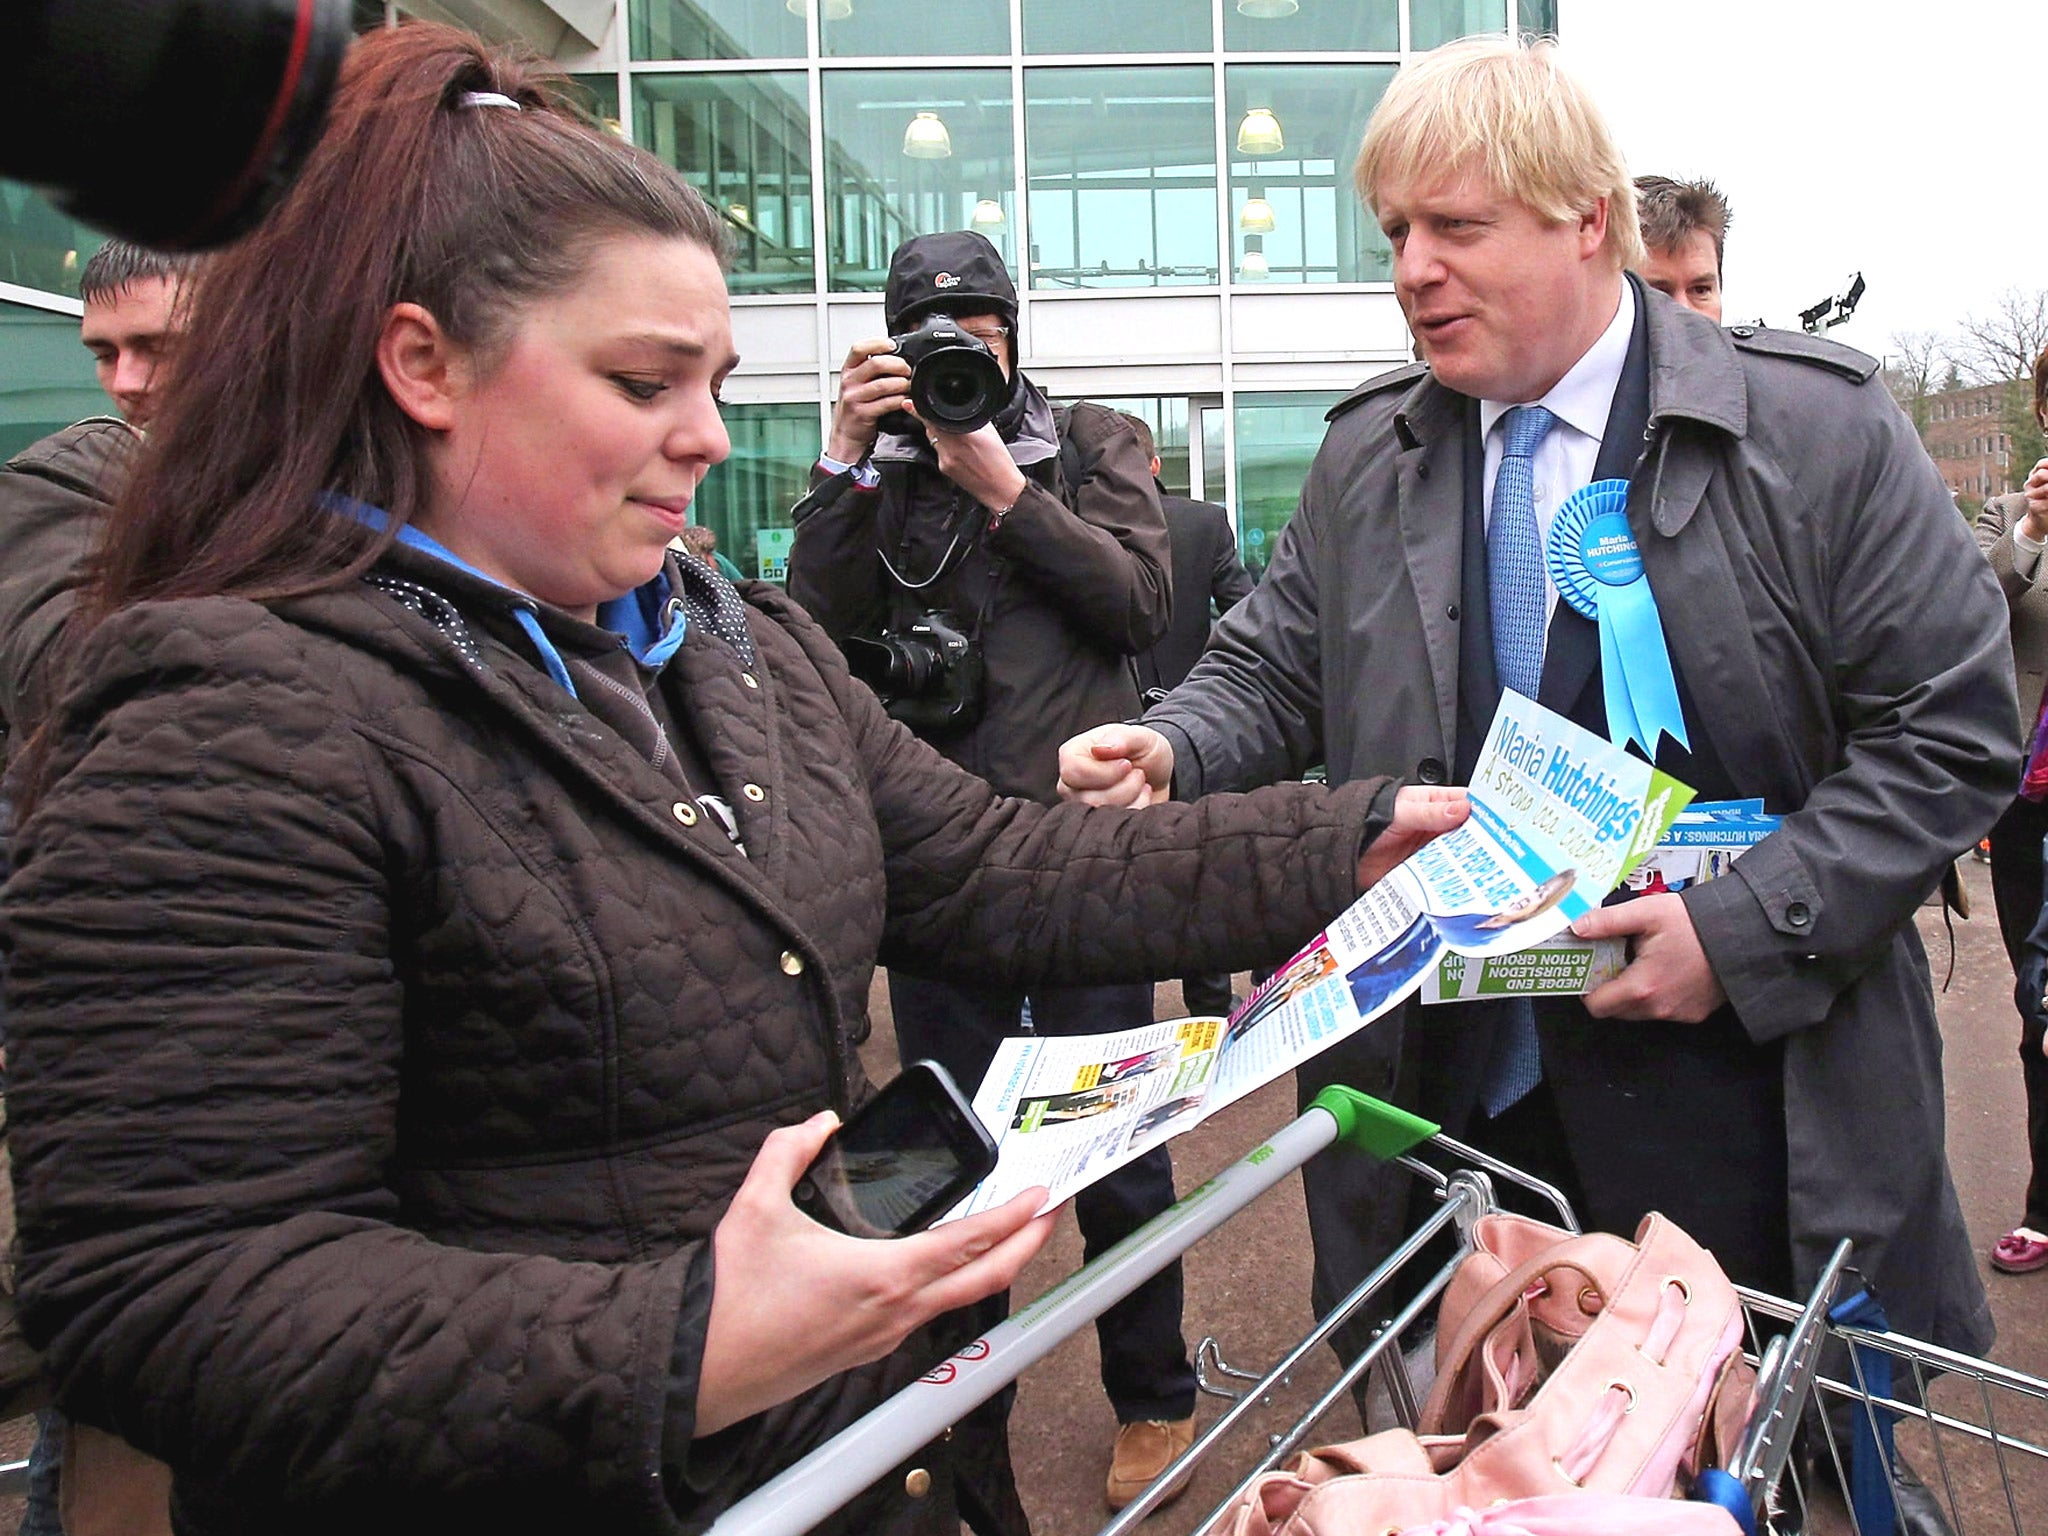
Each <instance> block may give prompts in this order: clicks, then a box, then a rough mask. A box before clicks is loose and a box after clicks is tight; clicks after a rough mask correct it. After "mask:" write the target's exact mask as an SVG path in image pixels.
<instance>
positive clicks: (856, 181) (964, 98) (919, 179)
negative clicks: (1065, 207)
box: [824, 69, 1017, 293]
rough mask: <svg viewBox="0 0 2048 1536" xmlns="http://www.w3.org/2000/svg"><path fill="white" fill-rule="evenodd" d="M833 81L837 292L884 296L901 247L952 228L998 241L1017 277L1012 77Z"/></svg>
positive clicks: (832, 224)
mask: <svg viewBox="0 0 2048 1536" xmlns="http://www.w3.org/2000/svg"><path fill="white" fill-rule="evenodd" d="M824 84H825V185H826V204H825V207H826V224H827V231H828V233H827V240H828V242H829V244H830V249H831V257H830V281H831V284H832V287H833V288H834V289H835V290H839V291H846V290H854V291H864V292H875V293H879V292H880V291H881V290H882V287H883V282H884V279H885V278H886V277H887V276H888V272H889V255H890V253H891V252H892V251H894V250H895V249H896V247H897V246H898V245H900V244H902V242H903V241H904V240H906V239H908V238H909V237H910V236H912V235H928V234H933V233H935V232H937V231H939V230H944V229H974V230H979V231H980V232H981V233H982V234H984V235H987V236H988V237H989V239H990V240H992V241H993V242H994V243H995V247H996V249H997V250H999V251H1001V252H1002V253H1003V259H1004V260H1005V261H1007V262H1008V263H1009V264H1010V271H1011V274H1012V275H1013V276H1014V275H1015V273H1016V269H1017V259H1016V252H1015V250H1014V248H1013V247H1014V230H1015V226H1016V222H1017V208H1016V201H1017V197H1016V179H1017V172H1016V156H1015V153H1014V141H1013V139H1012V134H1011V122H1010V116H1011V114H1010V72H1009V71H1008V70H1006V69H938V70H934V69H900V70H833V71H830V72H828V73H827V74H826V75H825V82H824ZM913 124H915V125H916V128H915V131H914V132H913V130H912V125H913ZM913 151H917V152H916V153H913Z"/></svg>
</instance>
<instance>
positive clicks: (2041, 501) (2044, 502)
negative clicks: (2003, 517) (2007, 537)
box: [2020, 459, 2048, 544]
mask: <svg viewBox="0 0 2048 1536" xmlns="http://www.w3.org/2000/svg"><path fill="white" fill-rule="evenodd" d="M2020 494H2021V495H2022V496H2024V497H2025V498H2026V502H2027V510H2026V511H2025V512H2023V513H2021V514H2020V531H2021V532H2022V533H2024V534H2025V535H2026V536H2027V537H2028V538H2030V539H2032V540H2033V541H2034V542H2035V543H2036V544H2048V459H2043V460H2041V462H2040V463H2038V464H2036V465H2035V466H2034V468H2033V472H2032V473H2031V474H2029V475H2028V476H2027V483H2026V484H2025V485H2023V486H2021V487H2020Z"/></svg>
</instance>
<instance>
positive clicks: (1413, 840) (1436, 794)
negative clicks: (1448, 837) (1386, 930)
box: [1358, 784, 1472, 891]
mask: <svg viewBox="0 0 2048 1536" xmlns="http://www.w3.org/2000/svg"><path fill="white" fill-rule="evenodd" d="M1471 814H1472V805H1471V802H1470V801H1469V800H1467V799H1466V798H1465V791H1464V790H1463V789H1460V788H1458V787H1456V786H1454V785H1449V784H1440V785H1422V784H1408V785H1404V786H1403V787H1402V788H1400V789H1398V790H1396V791H1395V792H1394V820H1393V824H1392V825H1391V826H1389V827H1388V828H1387V830H1386V831H1384V832H1382V833H1381V834H1380V835H1379V836H1378V837H1376V838H1374V839H1373V840H1372V841H1371V842H1369V843H1367V844H1366V845H1365V852H1364V853H1362V854H1360V855H1359V858H1358V888H1359V889H1360V890H1361V891H1362V890H1366V889H1368V888H1369V887H1372V886H1375V885H1378V884H1379V883H1380V881H1382V880H1384V879H1385V878H1386V877H1387V872H1388V871H1389V870H1391V869H1392V868H1393V867H1394V866H1395V865H1396V864H1399V863H1400V862H1401V861H1402V860H1403V859H1405V858H1407V857H1408V856H1409V855H1410V854H1411V853H1413V852H1414V851H1415V850H1416V849H1418V848H1420V847H1421V846H1422V845H1423V844H1424V843H1426V842H1428V841H1429V840H1430V839H1431V838H1433V837H1441V836H1442V835H1443V834H1444V833H1446V832H1449V831H1450V830H1452V829H1453V828H1454V827H1461V826H1463V825H1464V824H1465V818H1466V817H1467V816H1469V815H1471Z"/></svg>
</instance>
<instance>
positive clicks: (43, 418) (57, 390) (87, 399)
mask: <svg viewBox="0 0 2048 1536" xmlns="http://www.w3.org/2000/svg"><path fill="white" fill-rule="evenodd" d="M113 414H114V406H113V402H112V401H110V400H108V399H107V397H106V396H105V395H103V394H101V393H100V391H99V386H98V384H96V383H95V382H94V381H93V376H92V357H91V355H90V354H89V353H88V352H87V351H86V350H85V348H83V347H81V346H80V345H79V344H78V318H77V316H75V315H59V314H53V313H51V312H50V311H49V310H46V309H31V308H29V307H28V306H27V305H26V304H7V303H0V459H10V458H12V457H14V455H15V454H17V453H19V452H21V450H22V449H24V448H26V447H27V446H28V445H29V444H30V443H33V442H35V441H37V440H38V439H40V438H45V437H48V436H49V435H50V434H51V433H52V432H55V431H57V430H59V429H60V428H63V427H68V426H70V425H71V423H73V422H74V421H79V420H82V419H83V418H85V417H87V416H111V415H113Z"/></svg>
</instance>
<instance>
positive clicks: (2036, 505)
mask: <svg viewBox="0 0 2048 1536" xmlns="http://www.w3.org/2000/svg"><path fill="white" fill-rule="evenodd" d="M2034 419H2035V420H2037V421H2039V422H2040V423H2041V424H2042V425H2043V426H2044V427H2048V351H2044V352H2043V353H2042V354H2041V355H2040V356H2039V357H2037V358H2035V359H2034ZM1977 543H1978V545H1979V546H1980V547H1981V548H1982V549H1983V551H1984V555H1985V558H1986V559H1988V560H1989V561H1990V562H1991V570H1992V574H1993V575H1995V576H1997V578H1998V584H1999V586H2000V587H2002V588H2003V589H2004V590H2005V600H2006V603H2007V604H2008V606H2009V607H2010V609H2011V612H2012V659H2013V671H2014V673H2015V675H2016V676H2017V677H2018V679H2019V690H2020V719H2021V721H2022V722H2023V723H2027V724H2029V725H2030V727H2031V731H2030V734H2029V736H2028V743H2029V752H2028V757H2027V762H2026V766H2025V767H2024V769H2023V770H2022V773H2021V783H2020V790H2019V793H2018V794H2017V795H2015V796H2014V797H2013V802H2012V804H2011V805H2010V806H2009V807H2007V809H2006V812H2005V814H2004V815H2003V816H2001V817H1999V819H1998V824H1997V825H1996V826H1994V827H1993V828H1992V829H1991V899H1992V902H1993V904H1994V905H1996V907H1997V908H1998V932H1999V936H2000V937H2001V938H2003V939H2004V940H2005V951H2006V954H2007V956H2008V957H2009V958H2010V959H2011V960H2012V969H2013V975H2014V977H2015V978H2016V981H2017V994H2016V995H2017V999H2018V1004H2019V1014H2020V1077H2021V1080H2022V1081H2023V1082H2024V1083H2025V1084H2026V1091H2027V1149H2028V1156H2029V1166H2030V1176H2029V1178H2028V1180H2027V1195H2026V1206H2025V1209H2024V1212H2023V1214H2022V1215H2021V1218H2020V1223H2019V1225H2018V1226H2016V1227H2014V1228H2013V1229H2012V1230H2011V1231H2010V1232H2007V1233H2006V1234H2005V1235H2004V1236H2003V1237H2001V1238H1999V1239H1998V1241H1997V1242H1996V1243H1994V1244H1992V1247H1991V1264H1992V1267H1993V1268H1994V1269H2000V1270H2003V1271H2005V1272H2006V1273H2007V1274H2012V1275H2024V1274H2031V1273H2033V1272H2034V1271H2035V1270H2038V1269H2043V1268H2048V1056H2044V1055H2043V1054H2042V1053H2043V1051H2044V1050H2048V1028H2044V1012H2043V1006H2042V1001H2041V994H2042V973H2043V968H2044V958H2048V924H2044V923H2042V921H2041V910H2042V895H2043V883H2042V873H2041V861H2042V856H2043V848H2042V839H2043V838H2044V836H2048V736H2044V734H2043V731H2042V725H2043V721H2042V719H2041V705H2042V693H2043V688H2042V685H2043V683H2044V681H2048V581H2044V580H2043V578H2044V576H2048V570H2044V568H2043V562H2042V558H2041V551H2042V547H2043V546H2044V545H2048V459H2043V460H2042V461H2041V462H2040V463H2038V464H2036V465H2035V466H2034V468H2033V472H2032V473H2031V474H2029V475H2028V476H2027V481H2026V484H2025V486H2024V487H2022V488H2021V489H2020V490H2017V491H2015V492H2013V493H2012V494H2011V495H2009V496H1994V497H1992V498H1991V499H1990V500H1989V501H1987V502H1985V503H1984V510H1983V511H1981V512H1979V513H1978V514H1977ZM2030 930H2031V931H2032V932H2033V935H2034V937H2033V939H2032V940H2031V941H2030V940H2029V939H2028V933H2029V931H2030Z"/></svg>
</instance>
